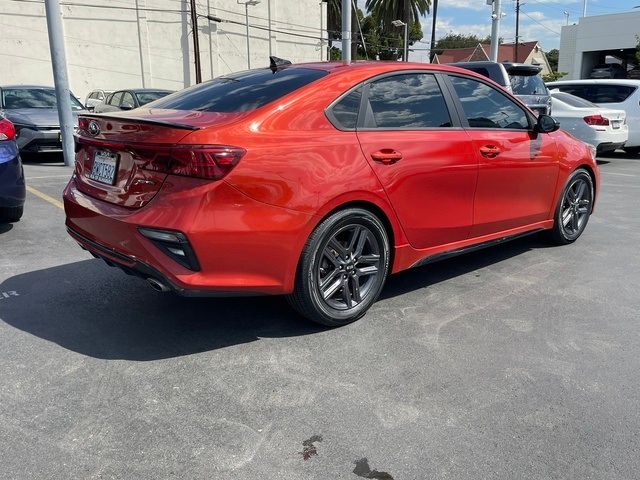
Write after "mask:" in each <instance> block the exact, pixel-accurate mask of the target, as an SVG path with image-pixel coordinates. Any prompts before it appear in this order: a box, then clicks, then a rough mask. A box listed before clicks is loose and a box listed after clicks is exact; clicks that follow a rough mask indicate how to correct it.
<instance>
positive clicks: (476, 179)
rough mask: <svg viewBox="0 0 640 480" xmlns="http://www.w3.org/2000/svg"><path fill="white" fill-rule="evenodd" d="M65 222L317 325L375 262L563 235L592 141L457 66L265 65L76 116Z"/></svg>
mask: <svg viewBox="0 0 640 480" xmlns="http://www.w3.org/2000/svg"><path fill="white" fill-rule="evenodd" d="M76 151H77V153H76V170H75V173H74V175H73V177H72V179H71V181H70V182H69V185H68V186H67V188H66V190H65V193H64V201H65V209H66V214H67V221H66V223H67V227H68V230H69V233H70V234H71V236H72V237H73V238H74V239H75V240H76V241H77V242H78V243H79V244H80V245H81V246H82V247H83V248H85V249H87V250H89V251H90V252H91V253H93V254H94V255H95V256H97V257H101V258H103V259H104V260H105V261H106V262H107V263H108V264H110V265H113V266H118V267H120V268H122V269H123V270H125V271H126V272H127V273H132V274H135V275H138V276H141V277H143V278H145V279H147V280H148V281H149V282H150V283H151V285H152V286H154V287H155V288H156V289H158V290H162V291H174V292H177V293H179V294H183V295H238V294H286V295H287V296H288V298H289V300H290V303H291V305H292V306H293V307H294V308H295V309H296V310H298V311H299V312H300V313H301V314H302V315H304V316H306V317H308V318H310V319H312V320H314V321H316V322H320V323H322V324H325V325H332V326H335V325H343V324H346V323H348V322H352V321H354V320H356V319H358V318H360V317H362V316H363V315H364V314H365V313H366V311H367V309H368V308H369V307H370V306H371V305H372V304H373V302H375V300H376V298H377V297H378V295H379V294H380V291H381V290H382V287H383V285H384V282H385V279H386V278H387V275H388V274H390V273H395V272H399V271H401V270H404V269H407V268H411V267H414V266H418V265H423V264H426V263H429V262H432V261H435V260H438V259H442V258H445V257H448V256H451V255H454V254H458V253H463V252H468V251H470V250H474V249H477V248H480V247H485V246H489V245H494V244H496V243H500V242H503V241H505V240H508V239H512V238H515V237H518V236H522V235H526V234H530V233H533V232H538V231H541V230H549V233H550V235H549V237H550V238H551V239H552V240H553V241H554V242H556V243H558V244H567V243H571V242H573V241H574V240H576V239H577V238H578V237H579V236H580V234H581V233H582V232H583V230H584V228H585V226H586V225H587V221H588V220H589V216H590V214H591V212H592V210H593V206H594V201H595V198H596V193H597V192H598V188H599V171H598V167H597V165H596V162H595V158H594V151H593V149H592V148H590V147H589V146H587V145H586V144H584V143H582V142H580V141H578V140H576V139H574V138H573V137H571V136H570V135H568V134H566V133H564V132H562V131H559V130H558V124H557V122H555V121H554V120H553V118H551V117H548V116H544V115H542V116H540V117H538V118H536V116H535V115H533V113H532V112H531V111H529V110H528V109H527V108H526V107H525V106H524V105H523V104H522V103H521V102H519V101H518V100H517V99H515V98H514V97H513V96H511V95H509V94H508V93H506V92H505V91H504V90H503V89H501V88H500V87H499V86H498V85H497V84H494V83H493V82H491V81H490V80H488V79H486V78H484V77H481V76H479V75H476V74H474V73H472V72H469V71H467V70H461V69H457V68H454V67H445V66H433V65H425V64H411V63H397V62H393V63H379V62H372V63H356V64H351V65H346V64H343V63H314V64H301V65H274V64H272V67H271V68H265V69H258V70H250V71H246V72H240V73H235V74H230V75H227V76H224V77H220V78H217V79H214V80H212V81H210V82H206V83H203V84H200V85H197V86H194V87H191V88H188V89H185V90H183V91H180V92H177V93H175V94H173V95H170V96H168V97H165V98H163V99H160V100H158V101H156V102H153V103H151V104H149V105H147V106H146V107H145V108H143V109H136V110H132V111H129V112H122V113H120V112H119V113H115V114H109V115H85V116H82V117H80V121H79V131H78V135H77V138H76Z"/></svg>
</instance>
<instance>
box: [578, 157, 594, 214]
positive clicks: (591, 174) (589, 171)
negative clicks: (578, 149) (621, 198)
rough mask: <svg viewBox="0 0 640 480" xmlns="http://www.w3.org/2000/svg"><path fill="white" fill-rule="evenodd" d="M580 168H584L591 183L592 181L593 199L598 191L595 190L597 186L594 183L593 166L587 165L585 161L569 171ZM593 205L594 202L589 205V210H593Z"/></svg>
mask: <svg viewBox="0 0 640 480" xmlns="http://www.w3.org/2000/svg"><path fill="white" fill-rule="evenodd" d="M580 169H582V170H585V171H586V172H587V173H588V174H589V176H590V177H591V183H593V198H594V199H595V198H597V196H598V191H597V188H598V186H597V185H596V173H595V172H594V171H593V168H591V166H590V165H587V164H585V163H583V164H581V165H578V166H577V167H576V168H575V169H574V170H573V172H571V173H572V174H573V173H574V172H576V171H577V170H580ZM594 205H595V202H594V203H593V204H592V205H591V211H593V208H594Z"/></svg>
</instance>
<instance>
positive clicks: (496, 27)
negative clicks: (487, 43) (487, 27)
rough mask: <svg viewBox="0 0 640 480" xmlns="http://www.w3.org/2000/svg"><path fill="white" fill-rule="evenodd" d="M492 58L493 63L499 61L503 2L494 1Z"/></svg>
mask: <svg viewBox="0 0 640 480" xmlns="http://www.w3.org/2000/svg"><path fill="white" fill-rule="evenodd" d="M491 20H492V21H491V58H490V60H491V61H492V62H497V61H498V42H499V40H500V20H502V5H501V0H493V13H492V14H491Z"/></svg>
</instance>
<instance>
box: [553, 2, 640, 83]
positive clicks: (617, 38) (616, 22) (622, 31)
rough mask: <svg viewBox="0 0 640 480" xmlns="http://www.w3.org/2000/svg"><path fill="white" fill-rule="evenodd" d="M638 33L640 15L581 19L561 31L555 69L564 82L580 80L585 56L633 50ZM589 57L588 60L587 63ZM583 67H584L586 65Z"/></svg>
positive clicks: (633, 12)
mask: <svg viewBox="0 0 640 480" xmlns="http://www.w3.org/2000/svg"><path fill="white" fill-rule="evenodd" d="M638 33H640V11H638V10H634V11H629V12H625V13H616V14H612V15H598V16H593V17H584V18H581V19H580V21H579V23H578V25H570V26H565V27H562V37H561V40H560V59H559V62H558V69H559V70H560V71H564V72H568V75H567V76H566V77H563V78H564V79H567V80H575V79H579V78H580V76H581V73H583V70H585V69H586V68H583V63H584V60H585V55H584V53H585V52H594V51H602V50H615V49H621V48H635V47H636V44H637V41H636V38H635V36H636V34H638ZM589 58H590V57H589V56H587V57H586V60H587V61H588V59H589ZM585 67H586V65H585Z"/></svg>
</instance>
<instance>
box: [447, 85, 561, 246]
mask: <svg viewBox="0 0 640 480" xmlns="http://www.w3.org/2000/svg"><path fill="white" fill-rule="evenodd" d="M449 79H450V81H451V84H452V86H453V90H454V91H455V93H456V94H457V96H458V98H459V100H460V104H461V107H462V110H463V113H464V117H466V118H464V119H463V120H466V122H467V123H468V130H467V131H468V133H469V135H470V136H471V143H472V145H473V150H474V152H475V154H476V156H477V158H478V162H479V169H478V186H477V189H476V196H475V202H474V205H475V206H474V222H473V223H474V224H473V228H472V230H471V237H480V236H483V235H488V234H492V233H497V232H502V231H505V230H509V229H512V228H518V227H522V226H526V225H531V224H534V223H536V222H541V221H544V220H547V219H548V218H549V212H550V211H551V208H552V202H553V197H554V193H555V190H556V183H557V181H558V173H559V163H558V157H557V153H556V151H557V147H556V143H555V140H554V139H553V138H552V137H551V136H549V135H548V134H545V133H536V132H534V131H533V128H532V127H533V125H532V120H533V119H532V118H531V117H530V116H529V115H527V114H526V113H525V110H524V109H523V108H522V107H521V106H520V105H518V104H517V103H516V102H515V101H513V100H512V99H511V98H509V97H508V96H507V95H506V94H504V93H503V92H501V91H499V90H498V89H496V88H494V87H492V86H490V85H488V84H486V83H484V82H482V81H480V80H476V79H472V78H468V77H463V76H456V75H450V76H449Z"/></svg>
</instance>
